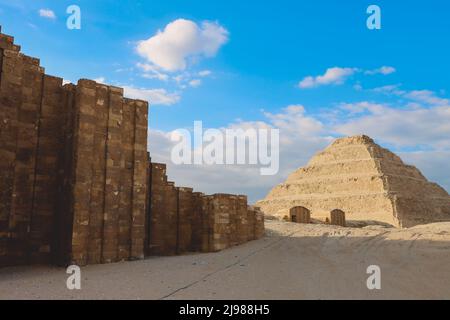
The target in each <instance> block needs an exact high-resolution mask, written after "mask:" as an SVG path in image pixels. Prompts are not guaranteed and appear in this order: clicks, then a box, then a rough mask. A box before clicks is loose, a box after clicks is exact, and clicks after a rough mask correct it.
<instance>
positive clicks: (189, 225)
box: [148, 163, 264, 255]
mask: <svg viewBox="0 0 450 320" xmlns="http://www.w3.org/2000/svg"><path fill="white" fill-rule="evenodd" d="M149 175H150V179H149V180H150V181H151V193H150V196H149V212H148V215H149V218H148V221H149V223H150V226H149V243H148V254H150V255H175V254H183V253H186V252H216V251H220V250H224V249H226V248H229V247H232V246H236V245H239V244H243V243H245V242H247V241H251V240H255V239H259V238H261V237H263V236H264V215H263V214H262V212H261V211H260V210H259V209H258V208H252V207H249V206H248V205H247V197H246V196H236V195H229V194H215V195H210V196H206V195H204V194H202V193H196V192H193V190H192V189H191V188H178V187H175V186H174V184H173V183H172V182H169V181H167V174H166V165H164V164H160V163H150V169H149Z"/></svg>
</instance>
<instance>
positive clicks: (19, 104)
mask: <svg viewBox="0 0 450 320" xmlns="http://www.w3.org/2000/svg"><path fill="white" fill-rule="evenodd" d="M147 127H148V103H147V102H145V101H140V100H132V99H127V98H125V97H124V96H123V89H121V88H117V87H114V86H107V85H104V84H99V83H96V82H95V81H92V80H85V79H82V80H79V81H78V83H77V85H74V84H66V85H63V80H62V79H61V78H57V77H53V76H49V75H46V74H45V73H44V69H43V68H41V67H40V66H39V60H38V59H35V58H31V57H28V56H25V55H23V54H21V53H20V47H19V46H17V45H15V44H14V39H13V38H12V37H10V36H7V35H3V34H1V33H0V267H1V266H5V265H13V264H28V263H35V262H39V263H56V264H69V263H74V264H77V265H86V264H98V263H110V262H116V261H123V260H134V259H142V258H144V256H145V255H146V254H147V255H175V254H182V253H185V252H200V251H202V252H211V251H218V250H223V249H225V248H228V247H230V246H234V245H238V244H242V243H244V242H246V241H249V240H253V239H258V238H260V237H262V236H263V235H264V217H263V215H262V213H261V211H259V210H258V209H257V208H251V207H248V206H247V198H246V197H245V196H234V195H213V196H205V195H204V194H202V193H196V192H193V190H192V189H191V188H178V187H176V186H175V184H174V183H173V182H169V181H167V175H166V166H165V165H163V164H157V163H151V161H150V160H149V155H148V153H147Z"/></svg>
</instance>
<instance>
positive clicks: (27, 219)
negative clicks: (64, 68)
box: [0, 34, 67, 266]
mask: <svg viewBox="0 0 450 320" xmlns="http://www.w3.org/2000/svg"><path fill="white" fill-rule="evenodd" d="M0 70H1V71H0V266H1V265H9V264H22V263H34V262H38V263H41V262H45V261H49V260H50V258H51V248H52V246H53V245H54V243H55V242H56V239H55V238H54V233H53V230H54V216H55V208H56V205H57V204H56V201H57V198H58V197H57V194H58V174H57V173H58V170H59V160H60V153H59V150H60V149H61V148H62V146H63V144H64V126H63V125H61V124H62V123H64V121H65V116H66V114H67V110H66V106H65V105H64V104H63V103H60V102H61V101H62V99H63V96H64V90H63V87H62V79H61V78H56V77H52V76H48V75H45V74H44V70H43V68H41V67H40V66H39V60H38V59H35V58H31V57H28V56H25V55H23V54H22V53H20V47H19V46H17V45H15V44H14V39H13V38H12V37H10V36H7V35H4V34H0Z"/></svg>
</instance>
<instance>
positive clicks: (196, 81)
mask: <svg viewBox="0 0 450 320" xmlns="http://www.w3.org/2000/svg"><path fill="white" fill-rule="evenodd" d="M201 84H202V80H200V79H193V80H191V81H189V85H190V86H191V87H193V88H198V87H200V86H201Z"/></svg>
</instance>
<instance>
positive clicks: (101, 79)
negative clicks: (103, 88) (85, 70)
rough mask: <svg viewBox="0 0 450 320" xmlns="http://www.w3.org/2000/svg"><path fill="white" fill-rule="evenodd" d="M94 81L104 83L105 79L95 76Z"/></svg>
mask: <svg viewBox="0 0 450 320" xmlns="http://www.w3.org/2000/svg"><path fill="white" fill-rule="evenodd" d="M94 81H95V82H97V83H101V84H105V82H106V79H105V77H98V78H95V79H94Z"/></svg>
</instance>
